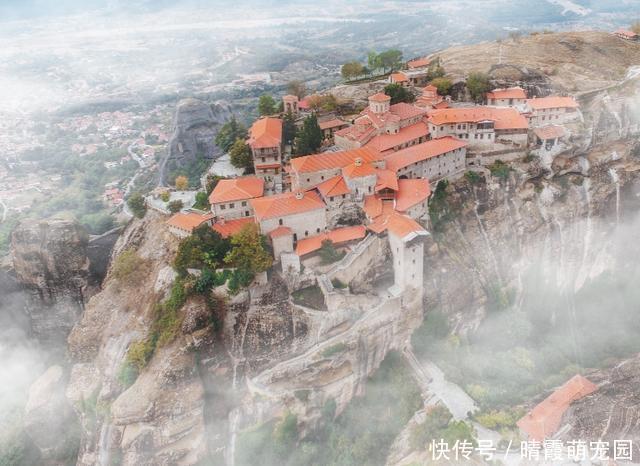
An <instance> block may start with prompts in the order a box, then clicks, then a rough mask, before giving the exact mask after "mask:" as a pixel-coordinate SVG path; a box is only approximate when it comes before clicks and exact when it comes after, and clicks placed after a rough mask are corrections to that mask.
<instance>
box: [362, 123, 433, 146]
mask: <svg viewBox="0 0 640 466" xmlns="http://www.w3.org/2000/svg"><path fill="white" fill-rule="evenodd" d="M428 135H429V127H428V126H427V125H426V123H424V122H422V121H420V122H418V123H416V124H413V125H410V126H406V127H404V128H402V129H400V131H399V132H397V133H393V134H381V135H379V136H375V137H373V138H372V139H371V141H369V142H368V143H366V144H365V147H372V148H374V149H376V150H377V151H379V152H386V151H388V150H391V149H393V148H394V147H397V146H401V145H402V144H406V143H409V142H411V141H415V140H418V139H420V138H421V137H422V138H426V137H427V136H428Z"/></svg>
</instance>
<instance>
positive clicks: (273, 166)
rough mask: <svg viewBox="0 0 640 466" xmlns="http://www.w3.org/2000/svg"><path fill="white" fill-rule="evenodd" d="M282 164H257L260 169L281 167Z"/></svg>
mask: <svg viewBox="0 0 640 466" xmlns="http://www.w3.org/2000/svg"><path fill="white" fill-rule="evenodd" d="M281 166H282V165H280V164H279V163H265V164H264V165H256V168H257V169H259V170H267V169H269V168H280V167H281Z"/></svg>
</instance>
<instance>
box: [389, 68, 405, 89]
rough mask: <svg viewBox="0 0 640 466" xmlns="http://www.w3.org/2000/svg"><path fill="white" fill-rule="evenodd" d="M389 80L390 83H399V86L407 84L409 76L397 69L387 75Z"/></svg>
mask: <svg viewBox="0 0 640 466" xmlns="http://www.w3.org/2000/svg"><path fill="white" fill-rule="evenodd" d="M389 82H390V83H391V84H400V85H401V86H404V87H407V86H409V78H408V77H407V75H406V74H404V73H403V72H402V71H397V72H395V73H391V74H390V75H389Z"/></svg>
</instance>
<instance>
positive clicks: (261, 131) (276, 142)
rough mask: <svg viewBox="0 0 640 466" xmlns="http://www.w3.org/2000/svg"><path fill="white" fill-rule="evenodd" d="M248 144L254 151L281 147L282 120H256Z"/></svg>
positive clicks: (268, 118)
mask: <svg viewBox="0 0 640 466" xmlns="http://www.w3.org/2000/svg"><path fill="white" fill-rule="evenodd" d="M248 142H249V145H250V146H251V147H252V148H254V149H264V148H268V147H277V146H280V144H282V120H281V119H280V118H271V117H265V118H260V119H259V120H256V121H255V122H254V123H253V125H251V128H250V129H249V141H248Z"/></svg>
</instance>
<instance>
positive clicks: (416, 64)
mask: <svg viewBox="0 0 640 466" xmlns="http://www.w3.org/2000/svg"><path fill="white" fill-rule="evenodd" d="M429 63H431V60H429V59H428V58H427V57H423V58H416V59H415V60H409V61H408V62H407V67H409V68H410V69H411V68H424V67H425V66H429Z"/></svg>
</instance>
